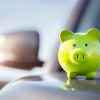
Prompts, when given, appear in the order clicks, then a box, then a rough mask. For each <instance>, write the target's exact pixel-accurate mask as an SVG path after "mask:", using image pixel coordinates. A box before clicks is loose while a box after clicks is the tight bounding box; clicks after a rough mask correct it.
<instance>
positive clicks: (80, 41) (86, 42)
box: [58, 28, 100, 79]
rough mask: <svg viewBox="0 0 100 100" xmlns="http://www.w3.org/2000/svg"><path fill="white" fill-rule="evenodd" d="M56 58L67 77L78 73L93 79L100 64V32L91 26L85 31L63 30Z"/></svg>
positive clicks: (69, 77) (71, 77)
mask: <svg viewBox="0 0 100 100" xmlns="http://www.w3.org/2000/svg"><path fill="white" fill-rule="evenodd" d="M60 42H61V44H60V48H59V51H58V60H59V63H60V65H61V67H62V68H63V70H64V71H65V72H66V73H67V77H68V79H74V78H76V76H78V75H82V76H86V79H94V78H95V77H96V70H97V68H98V67H99V66H100V32H99V30H97V29H96V28H91V29H89V30H88V31H86V32H85V33H75V34H74V33H73V32H70V31H67V30H64V31H62V32H61V34H60Z"/></svg>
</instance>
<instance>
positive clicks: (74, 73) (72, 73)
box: [67, 72, 77, 80]
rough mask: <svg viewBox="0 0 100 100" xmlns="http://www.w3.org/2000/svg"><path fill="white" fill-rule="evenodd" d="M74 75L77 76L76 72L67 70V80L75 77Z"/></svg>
mask: <svg viewBox="0 0 100 100" xmlns="http://www.w3.org/2000/svg"><path fill="white" fill-rule="evenodd" d="M76 76H77V73H76V72H67V78H68V80H72V79H75V78H76Z"/></svg>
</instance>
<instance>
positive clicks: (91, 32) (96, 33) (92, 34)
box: [87, 28, 100, 39]
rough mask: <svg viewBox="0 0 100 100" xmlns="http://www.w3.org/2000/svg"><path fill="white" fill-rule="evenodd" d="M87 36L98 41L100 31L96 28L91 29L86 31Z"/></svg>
mask: <svg viewBox="0 0 100 100" xmlns="http://www.w3.org/2000/svg"><path fill="white" fill-rule="evenodd" d="M87 36H88V37H89V38H93V39H100V31H99V30H98V29H96V28H91V29H89V30H88V31H87Z"/></svg>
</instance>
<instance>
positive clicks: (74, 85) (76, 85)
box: [62, 78, 100, 93]
mask: <svg viewBox="0 0 100 100" xmlns="http://www.w3.org/2000/svg"><path fill="white" fill-rule="evenodd" d="M62 89H64V90H66V91H80V92H81V91H84V92H93V93H100V78H97V79H95V80H70V81H67V82H66V84H65V85H64V86H63V88H62Z"/></svg>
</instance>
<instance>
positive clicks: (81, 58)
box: [71, 49, 86, 63]
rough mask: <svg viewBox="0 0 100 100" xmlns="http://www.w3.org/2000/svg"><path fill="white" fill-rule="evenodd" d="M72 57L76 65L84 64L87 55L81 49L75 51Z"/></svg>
mask: <svg viewBox="0 0 100 100" xmlns="http://www.w3.org/2000/svg"><path fill="white" fill-rule="evenodd" d="M71 57H72V59H71V60H72V62H74V63H84V62H85V61H86V53H85V52H84V51H82V50H80V49H79V50H75V51H73V53H72V56H71Z"/></svg>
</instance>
